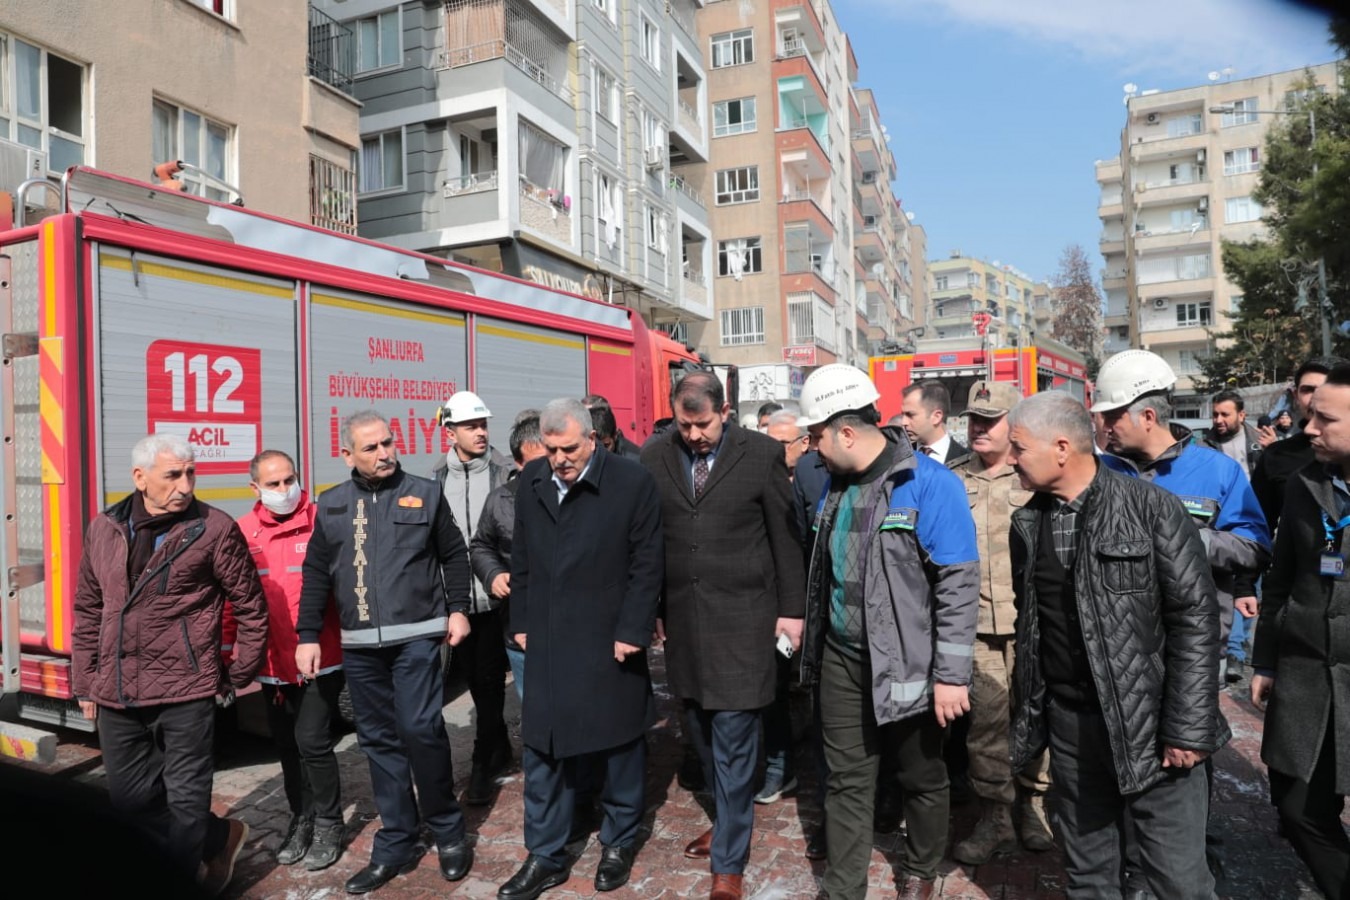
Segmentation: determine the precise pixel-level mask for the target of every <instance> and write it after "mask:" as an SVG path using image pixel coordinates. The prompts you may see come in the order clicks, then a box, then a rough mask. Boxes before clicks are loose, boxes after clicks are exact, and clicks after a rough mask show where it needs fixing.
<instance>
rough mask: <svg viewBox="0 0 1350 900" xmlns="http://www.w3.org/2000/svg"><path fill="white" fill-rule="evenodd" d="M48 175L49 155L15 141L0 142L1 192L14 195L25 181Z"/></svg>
mask: <svg viewBox="0 0 1350 900" xmlns="http://www.w3.org/2000/svg"><path fill="white" fill-rule="evenodd" d="M46 175H47V154H45V153H43V152H42V151H41V150H34V149H33V148H32V147H28V146H25V145H23V144H16V143H15V142H14V141H6V140H0V191H10V192H11V193H12V192H14V191H15V190H17V189H18V187H19V185H21V184H23V183H24V182H25V181H28V180H30V179H32V178H43V177H45V176H46ZM40 199H41V198H40Z"/></svg>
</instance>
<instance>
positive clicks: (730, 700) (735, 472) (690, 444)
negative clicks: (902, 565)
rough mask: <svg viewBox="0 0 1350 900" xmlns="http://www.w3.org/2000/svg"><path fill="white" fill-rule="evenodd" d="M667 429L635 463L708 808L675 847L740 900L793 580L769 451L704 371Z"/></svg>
mask: <svg viewBox="0 0 1350 900" xmlns="http://www.w3.org/2000/svg"><path fill="white" fill-rule="evenodd" d="M671 406H672V408H673V410H674V414H675V426H676V427H675V428H674V429H672V430H671V433H670V434H669V435H667V436H666V437H664V438H662V439H661V440H659V441H658V442H656V443H655V444H651V445H649V446H648V447H646V448H645V449H644V450H643V451H642V462H643V464H644V465H645V466H647V468H648V469H649V470H650V471H651V473H652V475H653V476H654V477H655V478H656V483H657V486H658V487H659V489H660V493H661V507H662V514H663V515H662V517H663V519H664V521H665V553H666V555H665V559H666V580H665V604H664V608H663V617H662V620H661V622H662V626H663V633H664V636H665V638H666V674H667V677H668V678H669V680H670V689H671V691H672V693H674V695H675V696H677V697H679V698H681V699H682V700H684V701H685V706H686V710H687V720H688V730H689V734H690V737H691V740H692V741H693V743H694V745H695V747H696V748H697V749H698V751H699V755H700V756H701V757H702V760H703V770H704V772H706V773H707V774H708V777H709V782H710V783H711V785H712V787H713V792H714V796H715V799H716V804H717V811H716V821H715V823H714V826H713V827H712V828H711V829H709V830H708V831H707V832H706V833H705V834H703V835H702V836H701V837H699V838H698V839H696V840H694V841H693V842H692V843H690V844H689V846H688V847H686V848H685V855H687V856H689V857H691V858H695V859H708V858H710V859H711V865H712V872H713V886H712V894H711V896H712V898H713V900H738V898H740V897H741V896H742V891H743V886H742V879H743V874H744V871H745V863H746V860H747V859H748V858H749V855H750V839H751V836H752V830H753V826H754V804H753V802H752V801H753V798H754V795H755V786H754V777H755V764H756V761H757V758H758V755H759V710H760V709H761V708H763V707H765V706H767V705H768V704H769V703H771V702H772V701H773V697H774V686H775V679H776V674H777V664H776V663H775V661H774V653H775V652H776V650H775V645H776V642H777V641H778V640H779V639H780V637H782V638H785V639H786V643H787V645H789V646H790V647H791V648H792V650H793V651H794V652H795V651H796V650H797V649H798V647H799V646H800V644H801V634H802V616H803V615H804V614H805V612H806V577H805V575H804V573H803V571H802V551H801V544H800V542H799V540H798V535H797V525H796V519H795V514H794V510H793V503H792V482H791V481H790V480H789V479H788V472H787V464H786V463H785V462H784V458H783V449H782V447H781V445H780V444H779V443H778V442H777V441H775V440H774V439H773V438H770V437H767V436H766V435H762V434H760V433H759V432H757V431H751V430H749V429H746V428H729V427H727V420H728V417H729V416H730V414H731V409H730V407H729V405H728V404H727V402H726V397H725V395H724V393H723V390H722V386H721V384H720V383H719V382H718V381H717V377H716V376H715V375H713V373H711V372H691V373H690V374H688V375H686V376H685V377H684V379H683V380H682V381H681V382H680V383H679V385H678V386H677V387H676V389H675V391H674V396H673V402H672V404H671Z"/></svg>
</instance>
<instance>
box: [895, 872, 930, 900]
mask: <svg viewBox="0 0 1350 900" xmlns="http://www.w3.org/2000/svg"><path fill="white" fill-rule="evenodd" d="M932 896H933V879H931V878H930V879H928V880H927V881H925V880H924V879H922V878H920V877H919V876H917V875H911V876H909V877H908V878H906V879H905V880H904V883H903V884H901V885H900V893H899V895H897V897H896V898H895V900H928V898H929V897H932Z"/></svg>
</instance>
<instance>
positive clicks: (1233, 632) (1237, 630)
mask: <svg viewBox="0 0 1350 900" xmlns="http://www.w3.org/2000/svg"><path fill="white" fill-rule="evenodd" d="M1251 625H1252V620H1251V619H1249V618H1247V617H1246V616H1244V615H1243V614H1242V613H1240V612H1238V611H1237V610H1236V609H1235V610H1233V627H1232V628H1231V629H1229V631H1228V655H1229V656H1233V657H1236V658H1237V659H1239V660H1241V661H1242V662H1246V661H1247V648H1246V647H1244V646H1242V645H1243V644H1244V643H1246V640H1247V633H1248V632H1249V631H1251Z"/></svg>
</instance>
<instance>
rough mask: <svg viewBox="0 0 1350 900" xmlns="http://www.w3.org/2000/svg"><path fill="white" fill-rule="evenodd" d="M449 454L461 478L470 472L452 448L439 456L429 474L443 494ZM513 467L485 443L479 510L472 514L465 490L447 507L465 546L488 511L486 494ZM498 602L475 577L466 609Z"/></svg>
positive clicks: (489, 607)
mask: <svg viewBox="0 0 1350 900" xmlns="http://www.w3.org/2000/svg"><path fill="white" fill-rule="evenodd" d="M451 457H454V459H455V468H456V469H457V470H458V471H457V473H456V474H458V475H459V476H460V477H461V480H463V477H464V476H466V475H469V468H468V466H466V465H464V464H463V463H461V462H460V461H459V457H458V456H455V451H454V450H453V449H452V450H451V451H450V452H449V454H447V455H445V456H442V457H441V459H440V461H439V462H437V463H436V465H435V466H433V467H432V469H431V477H432V478H433V479H435V481H436V485H437V487H439V488H440V489H441V493H442V494H444V493H445V480H446V479H447V478H448V477H449V476H450V458H451ZM515 468H516V467H515V466H514V465H512V464H511V461H510V460H508V459H507V458H506V457H505V456H502V455H501V454H500V453H498V452H497V451H496V450H494V449H493V448H491V447H488V456H487V485H486V488H485V490H484V491H483V495H484V501H483V507H482V509H481V510H480V511H479V513H478V515H476V516H475V515H474V510H473V509H472V506H471V504H470V503H469V502H468V500H469V498H468V495H467V494H465V495H464V496H463V505H460V506H456V507H455V508H453V509H451V510H450V511H451V512H452V513H454V516H455V521H456V522H458V523H459V528H460V531H461V532H462V533H463V534H464V546H465V547H468V546H469V542H470V541H471V540H472V539H473V535H474V532H475V531H477V529H478V522H479V521H480V520H481V519H482V518H483V517H484V516H486V515H488V506H489V505H490V503H491V500H490V499H488V497H490V495H491V493H492V492H493V491H494V490H496V489H497V488H499V487H501V486H502V485H504V484H506V482H507V480H509V479H510V477H511V473H512V472H514V471H515ZM470 477H471V476H470ZM489 583H491V582H489ZM500 605H501V601H500V600H498V599H497V598H496V597H493V596H492V592H491V591H488V590H485V589H484V587H483V585H482V583H481V582H479V581H478V580H477V579H474V582H473V605H472V608H471V609H470V610H469V611H470V612H471V613H481V612H488V611H489V610H493V609H496V608H497V607H498V606H500Z"/></svg>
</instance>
